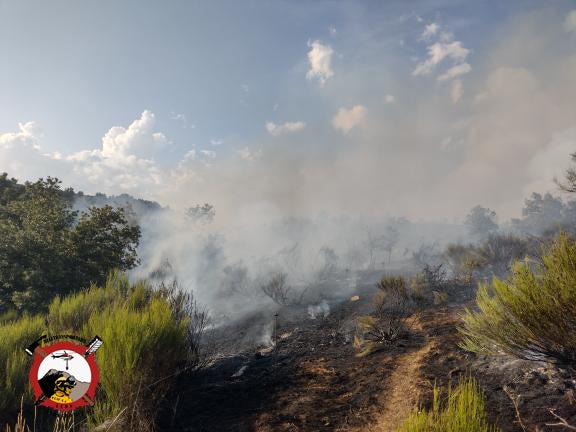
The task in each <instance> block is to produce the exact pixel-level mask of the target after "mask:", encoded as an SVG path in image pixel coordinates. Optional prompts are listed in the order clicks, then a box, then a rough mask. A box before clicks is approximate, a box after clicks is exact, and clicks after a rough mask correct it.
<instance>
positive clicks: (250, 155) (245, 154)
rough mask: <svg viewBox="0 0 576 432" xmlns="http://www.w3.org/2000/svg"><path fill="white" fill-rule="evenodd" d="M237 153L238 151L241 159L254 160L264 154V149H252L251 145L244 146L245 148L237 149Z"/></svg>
mask: <svg viewBox="0 0 576 432" xmlns="http://www.w3.org/2000/svg"><path fill="white" fill-rule="evenodd" d="M236 153H238V155H239V156H240V158H241V159H244V160H246V161H254V160H256V159H259V158H260V157H261V156H262V151H260V150H252V149H250V148H249V147H244V148H243V149H240V150H237V151H236Z"/></svg>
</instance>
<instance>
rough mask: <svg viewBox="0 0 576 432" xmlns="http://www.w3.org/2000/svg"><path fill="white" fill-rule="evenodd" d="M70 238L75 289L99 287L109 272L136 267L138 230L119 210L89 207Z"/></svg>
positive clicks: (107, 207)
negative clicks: (88, 286) (90, 285)
mask: <svg viewBox="0 0 576 432" xmlns="http://www.w3.org/2000/svg"><path fill="white" fill-rule="evenodd" d="M72 234H73V244H74V258H75V260H76V261H77V263H78V276H79V280H78V282H77V285H78V286H87V285H89V284H91V283H95V284H98V285H99V284H102V283H104V282H105V281H106V277H107V276H108V273H109V272H110V270H112V269H115V268H116V269H120V270H127V269H131V268H134V267H135V266H136V265H137V264H138V263H139V261H138V255H137V254H136V247H137V246H138V240H139V239H140V228H139V227H138V226H134V225H131V224H129V223H128V220H127V218H126V215H125V214H124V210H122V209H114V208H112V207H111V206H109V205H106V206H104V207H99V208H98V207H91V208H90V209H89V210H88V211H87V212H85V213H83V214H82V215H81V216H80V219H79V221H78V224H77V225H76V227H75V229H74V231H73V233H72Z"/></svg>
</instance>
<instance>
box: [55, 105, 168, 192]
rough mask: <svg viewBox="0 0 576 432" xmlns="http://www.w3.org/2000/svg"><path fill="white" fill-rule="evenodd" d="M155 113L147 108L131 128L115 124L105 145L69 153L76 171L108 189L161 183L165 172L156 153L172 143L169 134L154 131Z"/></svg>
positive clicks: (104, 139)
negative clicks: (160, 166)
mask: <svg viewBox="0 0 576 432" xmlns="http://www.w3.org/2000/svg"><path fill="white" fill-rule="evenodd" d="M155 121H156V117H155V115H154V113H152V112H150V111H144V112H143V113H142V115H141V116H140V118H139V119H137V120H134V121H133V122H132V124H130V126H128V128H124V127H122V126H114V127H112V128H110V130H109V131H108V132H107V133H106V134H105V135H104V137H103V138H102V148H99V149H94V150H83V151H80V152H76V153H73V154H71V155H69V156H67V157H66V158H65V159H66V160H67V161H69V162H71V163H72V166H73V171H74V172H75V173H76V174H78V175H80V176H84V177H85V178H87V179H88V180H89V181H90V182H91V183H93V184H97V185H99V186H100V187H105V188H114V187H117V188H120V189H124V190H134V189H139V188H141V187H146V186H149V185H158V184H160V183H161V177H162V175H161V173H160V170H159V169H158V168H157V167H156V164H155V162H154V161H153V159H152V156H153V155H154V154H156V153H158V152H159V151H161V150H162V149H164V147H165V146H166V145H167V144H168V140H167V139H166V136H164V134H162V133H158V132H154V131H153V127H154V123H155Z"/></svg>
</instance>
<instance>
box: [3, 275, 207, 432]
mask: <svg viewBox="0 0 576 432" xmlns="http://www.w3.org/2000/svg"><path fill="white" fill-rule="evenodd" d="M205 325H206V315H205V314H204V313H203V312H202V311H200V310H198V309H197V308H196V307H195V304H194V302H193V299H192V298H191V296H190V295H189V294H186V293H183V292H182V291H181V290H179V289H178V287H177V286H176V285H172V286H165V285H164V286H161V287H159V288H158V289H154V288H153V287H152V286H151V285H150V284H148V283H146V282H137V283H135V284H130V283H129V281H128V279H127V276H126V275H124V274H122V273H118V272H114V273H112V274H111V275H110V276H109V278H108V280H107V281H106V283H105V284H104V286H102V287H98V286H95V285H93V286H91V287H90V288H89V289H86V290H83V291H81V292H78V293H75V294H72V295H69V296H66V297H63V298H60V297H57V298H56V299H55V300H54V301H53V302H52V303H51V304H50V307H49V315H48V328H47V329H46V328H45V323H44V319H43V318H42V317H40V316H29V315H24V316H22V317H21V318H19V319H17V320H13V321H10V322H7V323H5V324H2V325H0V334H2V335H3V338H2V339H0V362H1V363H2V364H5V365H6V367H5V368H2V369H0V374H2V376H1V377H0V382H1V383H3V384H2V387H3V388H2V389H1V391H0V412H1V413H2V415H3V416H6V417H4V418H3V419H2V420H10V419H14V418H15V417H16V414H17V412H18V408H19V406H17V405H18V402H19V401H18V398H15V397H14V395H15V394H16V395H20V394H23V395H24V403H25V409H26V408H27V409H28V411H29V410H30V406H31V404H32V403H33V402H34V400H33V395H32V393H31V390H30V386H29V383H28V369H29V367H30V364H29V358H28V357H27V356H25V355H23V353H22V347H24V346H26V345H27V344H29V343H30V341H32V340H35V339H37V338H38V336H39V335H40V334H44V333H49V334H74V333H76V334H78V335H80V336H82V337H83V338H85V339H86V340H90V339H91V338H92V337H93V336H94V335H99V336H100V337H102V339H103V340H104V341H105V343H104V345H102V348H101V349H100V350H99V351H98V364H99V366H100V368H101V371H102V373H101V377H100V389H101V390H100V394H99V396H98V403H97V404H96V405H95V406H94V407H93V409H91V410H89V411H87V416H88V418H87V421H88V423H89V424H91V425H98V424H103V423H105V422H107V421H110V419H116V423H115V425H114V427H115V428H116V429H110V430H140V431H146V430H152V428H153V424H154V419H155V416H156V414H157V412H158V409H159V407H161V403H162V401H163V399H164V398H165V396H166V395H167V394H168V392H169V391H170V388H171V385H172V383H173V382H174V379H175V377H176V376H178V375H179V374H180V373H182V372H183V371H185V370H189V369H191V368H194V367H196V366H197V365H198V364H199V362H200V350H199V344H200V339H201V335H202V331H203V329H204V326H205ZM8 390H10V391H8Z"/></svg>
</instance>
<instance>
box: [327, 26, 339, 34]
mask: <svg viewBox="0 0 576 432" xmlns="http://www.w3.org/2000/svg"><path fill="white" fill-rule="evenodd" d="M328 31H329V32H330V36H332V37H335V36H336V33H337V31H336V27H334V26H333V25H331V26H330V27H328Z"/></svg>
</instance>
